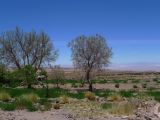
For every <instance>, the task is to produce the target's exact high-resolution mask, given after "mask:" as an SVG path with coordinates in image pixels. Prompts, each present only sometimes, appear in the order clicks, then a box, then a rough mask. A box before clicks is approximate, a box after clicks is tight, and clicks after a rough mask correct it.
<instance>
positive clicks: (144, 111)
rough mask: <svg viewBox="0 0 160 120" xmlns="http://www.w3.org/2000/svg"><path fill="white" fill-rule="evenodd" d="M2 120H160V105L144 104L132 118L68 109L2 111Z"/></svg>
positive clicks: (0, 112) (0, 111) (154, 103)
mask: <svg viewBox="0 0 160 120" xmlns="http://www.w3.org/2000/svg"><path fill="white" fill-rule="evenodd" d="M97 109H98V108H97ZM79 112H81V113H82V112H83V113H84V112H85V110H80V111H79ZM93 113H94V110H93ZM95 116H97V117H95ZM0 120H160V104H159V103H156V102H150V101H149V102H143V103H142V105H141V107H139V108H138V110H137V111H136V112H135V114H134V115H131V116H115V115H107V114H106V115H105V116H104V115H102V116H98V115H96V112H95V113H94V114H93V116H89V117H88V116H87V117H84V116H83V117H82V116H81V117H80V116H79V115H78V114H77V112H76V111H75V112H74V111H72V112H71V111H70V110H69V109H67V108H61V109H59V110H55V109H52V110H51V111H46V112H41V111H36V112H28V111H26V110H20V111H18V110H16V111H12V112H7V111H2V110H0Z"/></svg>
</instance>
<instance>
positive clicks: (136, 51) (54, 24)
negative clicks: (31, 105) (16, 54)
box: [0, 0, 160, 66]
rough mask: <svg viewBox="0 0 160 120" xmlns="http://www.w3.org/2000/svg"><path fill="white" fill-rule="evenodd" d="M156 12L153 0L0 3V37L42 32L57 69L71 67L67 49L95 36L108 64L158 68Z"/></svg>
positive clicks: (158, 17)
mask: <svg viewBox="0 0 160 120" xmlns="http://www.w3.org/2000/svg"><path fill="white" fill-rule="evenodd" d="M159 6H160V1H159V0H0V32H2V31H5V30H9V29H14V28H15V26H19V27H21V28H23V29H24V30H25V31H28V30H32V29H35V30H37V31H41V30H44V31H46V32H47V33H48V34H49V36H50V37H51V39H52V40H53V42H54V45H55V46H56V48H57V49H59V54H60V55H59V58H58V60H57V62H56V64H61V65H63V66H68V65H71V64H72V61H71V56H70V55H71V53H70V49H69V48H68V47H67V43H68V42H69V41H70V40H72V39H74V38H75V37H76V36H79V35H82V34H85V35H94V34H96V33H98V34H101V35H102V36H104V37H105V38H106V39H107V42H108V44H109V46H110V47H112V49H113V53H114V55H113V58H112V59H111V62H112V64H145V65H146V64H159V63H160V7H159Z"/></svg>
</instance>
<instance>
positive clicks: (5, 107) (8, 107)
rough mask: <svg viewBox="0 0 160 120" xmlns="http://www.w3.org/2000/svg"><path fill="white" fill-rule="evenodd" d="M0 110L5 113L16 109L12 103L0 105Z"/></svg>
mask: <svg viewBox="0 0 160 120" xmlns="http://www.w3.org/2000/svg"><path fill="white" fill-rule="evenodd" d="M0 108H1V109H2V110H5V111H13V110H15V109H16V106H15V104H14V103H0Z"/></svg>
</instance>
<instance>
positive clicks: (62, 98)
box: [59, 95, 69, 104]
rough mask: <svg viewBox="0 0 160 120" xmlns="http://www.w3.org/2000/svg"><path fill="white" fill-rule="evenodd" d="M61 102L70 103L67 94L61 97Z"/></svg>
mask: <svg viewBox="0 0 160 120" xmlns="http://www.w3.org/2000/svg"><path fill="white" fill-rule="evenodd" d="M59 103H61V104H66V103H69V97H68V96H66V95H62V96H60V97H59Z"/></svg>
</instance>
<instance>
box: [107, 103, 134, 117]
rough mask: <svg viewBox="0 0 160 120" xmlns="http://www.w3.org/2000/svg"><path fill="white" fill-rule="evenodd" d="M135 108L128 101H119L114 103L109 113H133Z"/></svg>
mask: <svg viewBox="0 0 160 120" xmlns="http://www.w3.org/2000/svg"><path fill="white" fill-rule="evenodd" d="M134 110H135V107H134V105H132V104H131V103H129V102H120V103H118V104H117V105H114V106H113V107H112V108H111V109H110V110H109V113H111V114H115V115H127V116H128V115H133V113H134Z"/></svg>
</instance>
